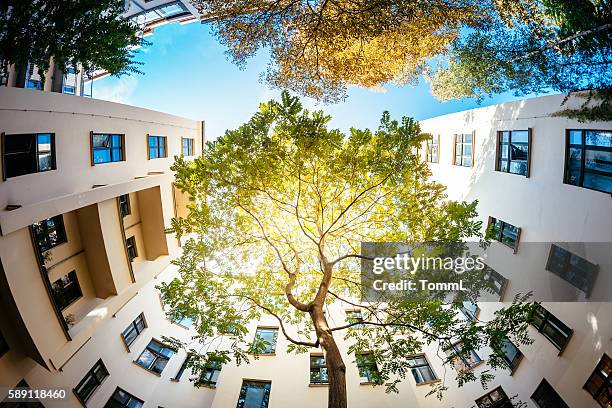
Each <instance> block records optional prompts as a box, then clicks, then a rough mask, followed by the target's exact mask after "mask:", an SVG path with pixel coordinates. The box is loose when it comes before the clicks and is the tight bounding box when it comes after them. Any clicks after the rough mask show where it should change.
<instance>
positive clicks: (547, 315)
mask: <svg viewBox="0 0 612 408" xmlns="http://www.w3.org/2000/svg"><path fill="white" fill-rule="evenodd" d="M537 310H541V311H542V314H543V316H541V317H542V321H541V322H540V323H539V324H538V325H536V324H535V323H536V322H535V321H533V317H534V315H535V314H536V312H537ZM529 324H531V326H533V327H534V328H535V329H536V330H537V331H538V332H539V333H540V334H542V335H543V336H544V337H545V338H546V339H547V340H548V341H549V342H550V343H551V344H552V345H553V346H555V348H556V349H557V350H559V354H558V355H561V354H562V353H563V351H564V350H565V348H566V347H567V345H568V344H569V342H570V340H571V339H572V335H573V334H574V330H573V329H571V328H570V327H569V326H567V325H566V324H565V323H563V322H562V321H561V320H560V319H559V318H558V317H556V316H555V315H554V314H552V313H551V312H549V311H548V309H546V308H545V307H544V306H542V305H538V308H537V309H534V312H533V313H532V315H531V316H530V322H529ZM560 326H564V327H565V329H567V330H566V331H567V332H568V335H567V337H566V338H565V342H564V343H563V344H562V345H560V346H559V345H557V344H556V343H555V342H554V341H553V340H552V339H551V338H550V336H548V334H546V332H545V328H546V327H552V328H553V329H561V330H562V329H563V328H564V327H560ZM557 332H561V331H560V330H559V331H557ZM561 333H562V332H561ZM562 334H565V333H562Z"/></svg>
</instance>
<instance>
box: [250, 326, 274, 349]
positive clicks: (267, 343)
mask: <svg viewBox="0 0 612 408" xmlns="http://www.w3.org/2000/svg"><path fill="white" fill-rule="evenodd" d="M277 336H278V329H277V328H265V327H258V328H257V331H256V332H255V340H254V341H253V351H254V353H255V354H274V352H275V351H276V338H277Z"/></svg>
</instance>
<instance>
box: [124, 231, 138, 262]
mask: <svg viewBox="0 0 612 408" xmlns="http://www.w3.org/2000/svg"><path fill="white" fill-rule="evenodd" d="M125 247H126V249H127V254H128V259H129V260H130V262H134V259H136V258H137V257H138V250H137V249H136V239H135V238H134V237H133V236H132V237H129V238H128V239H126V240H125Z"/></svg>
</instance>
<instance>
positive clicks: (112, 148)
mask: <svg viewBox="0 0 612 408" xmlns="http://www.w3.org/2000/svg"><path fill="white" fill-rule="evenodd" d="M124 140H125V136H124V135H119V134H109V133H92V134H91V157H92V164H101V163H111V162H120V161H123V160H124V156H125V146H124V144H125V143H124Z"/></svg>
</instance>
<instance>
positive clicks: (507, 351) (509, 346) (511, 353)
mask: <svg viewBox="0 0 612 408" xmlns="http://www.w3.org/2000/svg"><path fill="white" fill-rule="evenodd" d="M500 346H501V347H500V350H499V351H500V352H501V353H502V356H503V358H504V360H505V362H506V364H507V365H508V368H509V369H510V371H514V369H515V368H516V367H518V365H519V363H520V362H521V359H522V358H523V353H521V350H519V349H518V347H516V346H515V345H514V343H512V342H511V341H510V340H509V339H507V338H505V339H503V340H502V341H501V344H500Z"/></svg>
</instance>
